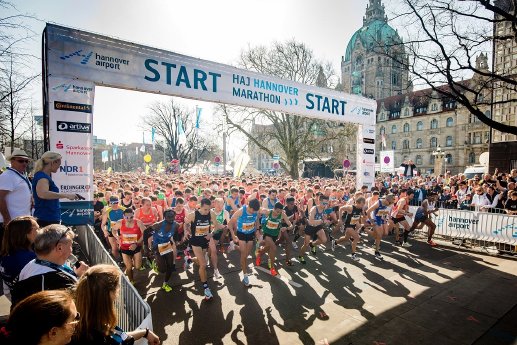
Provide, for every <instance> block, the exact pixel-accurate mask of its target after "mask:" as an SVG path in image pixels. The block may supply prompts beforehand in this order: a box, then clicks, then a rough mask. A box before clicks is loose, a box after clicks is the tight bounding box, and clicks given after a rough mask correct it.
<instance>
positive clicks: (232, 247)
mask: <svg viewBox="0 0 517 345" xmlns="http://www.w3.org/2000/svg"><path fill="white" fill-rule="evenodd" d="M233 250H235V243H234V242H233V241H231V242H230V245H229V246H228V252H231V251H233Z"/></svg>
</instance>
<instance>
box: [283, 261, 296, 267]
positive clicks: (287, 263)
mask: <svg viewBox="0 0 517 345" xmlns="http://www.w3.org/2000/svg"><path fill="white" fill-rule="evenodd" d="M285 264H286V266H294V264H293V262H292V261H291V260H285Z"/></svg>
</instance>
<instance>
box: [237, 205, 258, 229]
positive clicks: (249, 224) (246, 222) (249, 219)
mask: <svg viewBox="0 0 517 345" xmlns="http://www.w3.org/2000/svg"><path fill="white" fill-rule="evenodd" d="M247 210H248V208H247V206H246V205H244V206H242V214H241V216H240V217H239V219H238V220H237V232H241V233H243V234H252V233H254V232H255V221H256V220H257V214H256V213H253V214H248V211H247Z"/></svg>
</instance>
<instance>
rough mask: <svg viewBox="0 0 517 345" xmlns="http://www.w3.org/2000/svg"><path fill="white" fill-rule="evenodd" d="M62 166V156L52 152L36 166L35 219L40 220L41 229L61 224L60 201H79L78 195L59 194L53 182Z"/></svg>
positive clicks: (45, 154)
mask: <svg viewBox="0 0 517 345" xmlns="http://www.w3.org/2000/svg"><path fill="white" fill-rule="evenodd" d="M60 166H61V155H60V154H59V153H55V152H52V151H47V152H45V153H44V154H43V155H42V156H41V158H40V159H38V160H37V161H36V164H35V165H34V179H33V180H32V183H33V187H32V191H33V197H34V217H36V218H37V219H38V224H39V225H40V227H44V226H47V225H50V224H59V223H60V222H61V207H60V204H59V199H65V198H66V199H70V200H76V199H77V194H65V193H59V188H57V186H56V184H55V183H54V181H52V177H51V174H52V173H56V172H57V170H58V169H59V167H60Z"/></svg>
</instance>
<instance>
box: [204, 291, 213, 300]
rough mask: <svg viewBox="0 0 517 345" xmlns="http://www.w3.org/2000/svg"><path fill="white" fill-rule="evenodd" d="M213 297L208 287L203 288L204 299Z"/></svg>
mask: <svg viewBox="0 0 517 345" xmlns="http://www.w3.org/2000/svg"><path fill="white" fill-rule="evenodd" d="M213 297H214V295H212V291H210V288H205V301H208V300H211V299H212V298H213Z"/></svg>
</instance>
